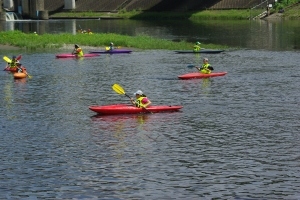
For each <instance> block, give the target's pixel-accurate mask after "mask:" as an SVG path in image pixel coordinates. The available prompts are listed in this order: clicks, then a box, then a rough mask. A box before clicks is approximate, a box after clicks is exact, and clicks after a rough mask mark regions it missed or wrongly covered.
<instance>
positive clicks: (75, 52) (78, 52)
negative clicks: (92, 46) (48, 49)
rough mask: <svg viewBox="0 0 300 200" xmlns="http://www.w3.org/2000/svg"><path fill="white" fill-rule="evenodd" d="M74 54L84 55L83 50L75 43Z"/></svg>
mask: <svg viewBox="0 0 300 200" xmlns="http://www.w3.org/2000/svg"><path fill="white" fill-rule="evenodd" d="M72 54H76V55H77V56H80V57H81V56H83V51H82V49H81V48H80V47H79V46H78V45H77V44H75V48H74V50H73V52H72Z"/></svg>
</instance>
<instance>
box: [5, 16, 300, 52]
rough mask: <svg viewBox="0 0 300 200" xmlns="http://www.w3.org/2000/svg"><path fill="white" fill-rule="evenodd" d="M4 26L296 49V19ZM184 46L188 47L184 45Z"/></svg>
mask: <svg viewBox="0 0 300 200" xmlns="http://www.w3.org/2000/svg"><path fill="white" fill-rule="evenodd" d="M0 25H2V27H5V29H4V30H5V31H7V30H21V31H23V32H25V33H33V32H34V31H37V32H38V34H45V33H55V34H57V33H65V32H67V33H72V34H77V31H76V30H77V29H78V27H79V26H80V27H82V28H83V29H88V28H90V29H91V30H92V32H94V33H117V34H123V35H129V36H136V35H149V36H152V37H155V38H162V39H168V40H174V41H180V40H186V41H188V42H192V43H194V42H195V41H199V42H201V43H202V44H211V43H212V44H220V45H224V46H229V47H234V48H236V47H238V48H249V49H267V50H272V51H274V50H277V51H278V50H280V51H282V50H295V49H296V50H299V49H300V41H299V35H300V30H299V20H281V19H278V20H203V21H202V20H197V21H190V20H174V21H173V20H167V21H163V20H147V21H143V20H75V19H74V20H33V21H9V22H5V21H4V22H3V21H2V22H0ZM187 48H188V47H187Z"/></svg>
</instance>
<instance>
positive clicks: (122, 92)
mask: <svg viewBox="0 0 300 200" xmlns="http://www.w3.org/2000/svg"><path fill="white" fill-rule="evenodd" d="M112 89H113V90H114V91H115V92H116V93H118V94H125V91H124V90H123V88H122V87H121V86H119V85H118V84H116V83H115V84H114V85H113V86H112Z"/></svg>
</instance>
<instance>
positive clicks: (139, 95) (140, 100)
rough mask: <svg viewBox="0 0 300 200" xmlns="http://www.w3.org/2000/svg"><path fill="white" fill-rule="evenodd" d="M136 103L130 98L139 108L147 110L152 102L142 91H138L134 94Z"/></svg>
mask: <svg viewBox="0 0 300 200" xmlns="http://www.w3.org/2000/svg"><path fill="white" fill-rule="evenodd" d="M134 95H135V98H136V101H135V100H134V99H133V98H130V101H131V103H132V104H133V105H134V106H136V107H138V108H147V106H149V105H150V104H151V103H152V102H151V101H150V100H149V99H148V98H147V96H146V95H145V94H143V92H142V91H141V90H138V91H136V92H135V93H134Z"/></svg>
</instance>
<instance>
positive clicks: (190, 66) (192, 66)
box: [186, 65, 195, 69]
mask: <svg viewBox="0 0 300 200" xmlns="http://www.w3.org/2000/svg"><path fill="white" fill-rule="evenodd" d="M186 67H187V68H190V69H192V68H194V67H195V65H188V66H186Z"/></svg>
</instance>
